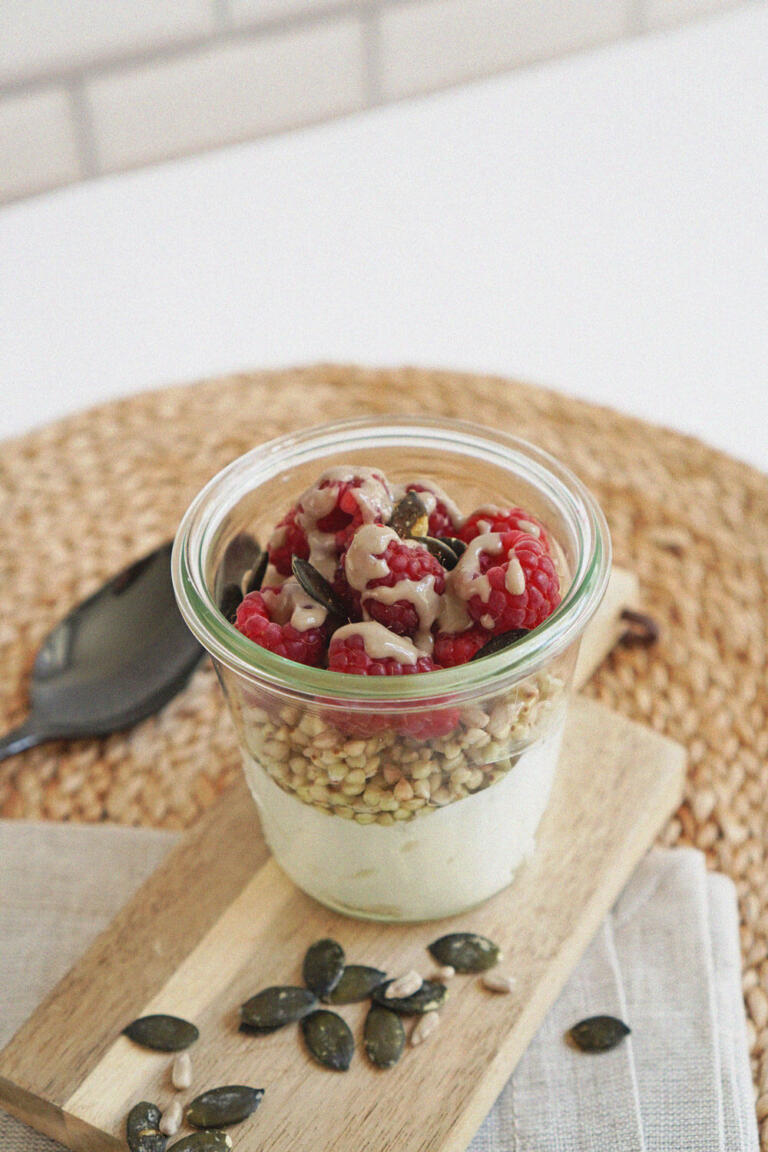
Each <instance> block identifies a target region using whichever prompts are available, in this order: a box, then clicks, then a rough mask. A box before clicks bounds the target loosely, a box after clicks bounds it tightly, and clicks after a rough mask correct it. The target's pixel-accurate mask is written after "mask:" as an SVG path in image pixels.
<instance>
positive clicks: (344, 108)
mask: <svg viewBox="0 0 768 1152" xmlns="http://www.w3.org/2000/svg"><path fill="white" fill-rule="evenodd" d="M728 2H729V0H0V201H3V200H5V201H8V200H13V199H17V198H20V197H24V196H28V195H30V194H33V193H35V192H39V191H43V190H45V189H48V188H52V187H56V186H57V185H61V184H66V183H70V182H74V181H77V180H80V179H83V178H85V177H89V176H96V175H100V174H102V173H107V172H114V171H119V170H121V169H124V168H130V167H135V166H140V165H144V164H148V163H152V162H153V161H157V160H161V159H165V158H168V157H171V156H178V155H182V154H185V153H191V152H197V151H200V150H203V149H208V148H212V147H215V146H217V145H220V144H225V143H231V142H233V141H239V140H245V139H250V138H253V137H256V136H260V135H265V134H268V133H274V132H279V131H282V130H284V129H287V128H292V127H296V126H298V125H302V124H309V123H314V122H317V121H321V120H326V119H330V118H332V117H336V116H339V115H343V114H345V113H349V112H354V111H358V110H359V109H361V108H365V107H371V106H374V105H377V104H381V103H383V102H386V101H390V100H396V99H398V98H400V97H403V96H407V95H410V94H412V93H415V92H424V91H428V90H431V89H435V88H441V87H445V86H447V85H452V84H456V83H459V82H461V81H464V80H468V79H472V78H476V77H479V76H484V75H489V74H491V73H494V72H498V71H502V70H505V69H508V68H512V67H515V66H518V65H521V64H525V63H528V62H530V61H533V60H538V59H543V58H546V57H550V56H554V55H559V54H562V53H566V52H570V51H574V50H576V49H579V48H582V47H585V46H588V45H594V44H599V43H603V42H606V41H609V40H613V39H616V38H618V37H621V36H625V35H632V34H636V33H639V32H643V31H645V30H648V29H654V28H659V27H662V26H666V25H669V24H673V23H676V22H679V21H683V20H685V19H689V18H691V17H695V16H697V15H700V14H702V13H704V12H709V11H712V10H713V9H715V8H722V7H726V6H727V5H728ZM730 2H731V3H733V2H734V0H730Z"/></svg>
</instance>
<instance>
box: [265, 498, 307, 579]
mask: <svg viewBox="0 0 768 1152" xmlns="http://www.w3.org/2000/svg"><path fill="white" fill-rule="evenodd" d="M299 512H300V508H299V506H298V505H297V506H296V507H295V508H291V510H290V512H288V513H287V515H285V516H283V518H282V520H281V521H280V522H279V523H278V524H277V525H276V526H275V529H274V531H273V533H272V535H271V536H270V538H269V543H268V544H267V551H268V552H269V562H270V564H272V565H273V566H274V567H275V568H276V569H277V571H278V572H279V573H280V575H281V576H290V574H291V560H292V558H293V557H294V556H298V557H299V559H300V560H308V559H309V541H308V540H307V534H306V532H305V531H304V529H303V528H302V527H301V525H300V524H299V523H298V522H297V520H296V517H297V516H298V514H299Z"/></svg>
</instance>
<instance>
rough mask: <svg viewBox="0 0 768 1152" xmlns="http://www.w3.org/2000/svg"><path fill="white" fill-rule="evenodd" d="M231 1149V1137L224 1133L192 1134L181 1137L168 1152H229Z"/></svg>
mask: <svg viewBox="0 0 768 1152" xmlns="http://www.w3.org/2000/svg"><path fill="white" fill-rule="evenodd" d="M231 1147H232V1137H231V1136H228V1135H227V1133H226V1132H214V1131H209V1132H193V1133H192V1135H191V1136H182V1138H181V1140H177V1141H176V1143H175V1144H173V1145H172V1146H171V1147H170V1148H169V1149H168V1152H229V1149H230V1148H231Z"/></svg>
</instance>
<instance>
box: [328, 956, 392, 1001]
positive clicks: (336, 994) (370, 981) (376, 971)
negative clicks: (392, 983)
mask: <svg viewBox="0 0 768 1152" xmlns="http://www.w3.org/2000/svg"><path fill="white" fill-rule="evenodd" d="M386 978H387V974H386V972H382V971H381V969H380V968H367V967H366V966H365V964H348V965H347V966H346V968H345V969H344V971H343V973H342V975H341V980H339V982H338V984H337V985H336V987H335V988H334V989H333V991H332V992H331V993H329V995H328V996H325V997H323V999H324V1000H325V1002H326V1004H357V1003H359V1002H360V1001H361V1000H367V999H368V997H369V996H370V995H371V993H372V992H373V990H374V988H376V987H378V985H379V984H383V983H384V981H385V980H386Z"/></svg>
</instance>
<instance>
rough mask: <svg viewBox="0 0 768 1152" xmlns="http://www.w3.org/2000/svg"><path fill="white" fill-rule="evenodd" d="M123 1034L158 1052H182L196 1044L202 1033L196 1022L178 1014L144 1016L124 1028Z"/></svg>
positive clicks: (135, 1042) (136, 1042)
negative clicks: (182, 1017) (191, 1022)
mask: <svg viewBox="0 0 768 1152" xmlns="http://www.w3.org/2000/svg"><path fill="white" fill-rule="evenodd" d="M123 1035H124V1036H127V1037H128V1038H129V1040H133V1042H134V1044H141V1046H142V1047H143V1048H154V1049H155V1051H156V1052H180V1051H181V1050H182V1048H189V1046H190V1044H194V1042H195V1040H197V1038H198V1036H199V1035H200V1033H199V1032H198V1030H197V1028H195V1026H194V1024H190V1023H189V1021H188V1020H180V1019H179V1017H178V1016H142V1017H140V1018H139V1019H138V1020H134V1021H133V1023H132V1024H129V1025H128V1027H127V1028H123Z"/></svg>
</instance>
